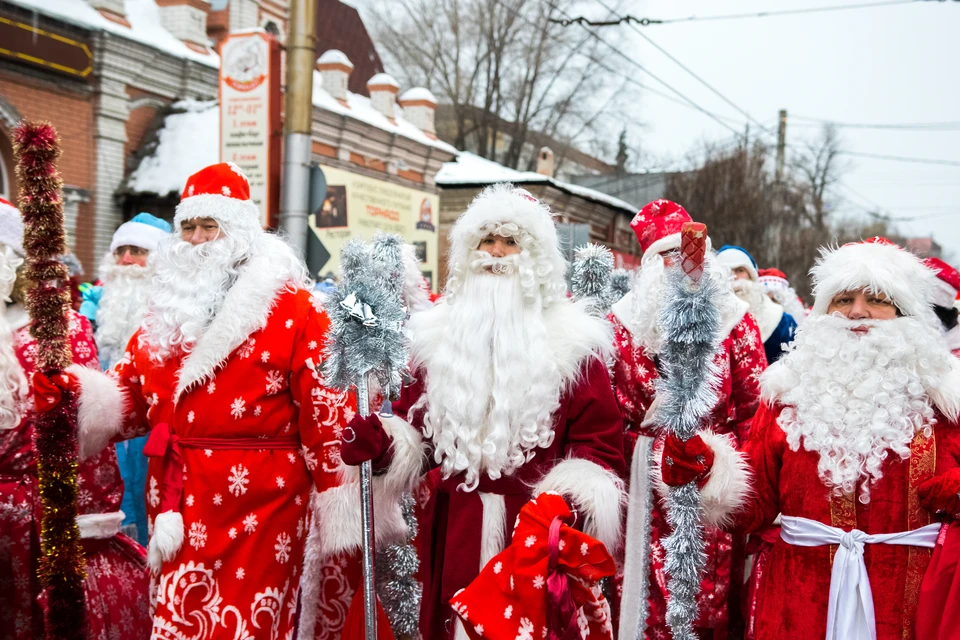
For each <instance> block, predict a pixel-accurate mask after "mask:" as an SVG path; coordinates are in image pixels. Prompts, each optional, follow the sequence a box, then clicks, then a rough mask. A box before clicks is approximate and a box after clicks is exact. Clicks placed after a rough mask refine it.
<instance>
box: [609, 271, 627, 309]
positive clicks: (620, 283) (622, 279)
mask: <svg viewBox="0 0 960 640" xmlns="http://www.w3.org/2000/svg"><path fill="white" fill-rule="evenodd" d="M628 291H630V272H629V271H627V270H626V269H614V270H613V273H611V274H610V304H611V305H614V304H616V303H618V302H620V298H622V297H623V296H625V295H627V292H628Z"/></svg>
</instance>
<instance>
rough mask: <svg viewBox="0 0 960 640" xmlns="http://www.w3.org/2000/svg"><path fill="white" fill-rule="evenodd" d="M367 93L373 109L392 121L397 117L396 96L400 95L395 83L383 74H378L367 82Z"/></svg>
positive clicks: (397, 85)
mask: <svg viewBox="0 0 960 640" xmlns="http://www.w3.org/2000/svg"><path fill="white" fill-rule="evenodd" d="M367 91H369V92H370V103H371V104H372V105H373V108H374V109H376V110H377V111H379V112H380V113H382V114H383V115H385V116H386V117H388V118H390V120H391V121H392V120H393V119H394V118H395V117H396V115H397V110H396V106H397V94H398V93H400V85H399V84H398V83H397V81H396V80H394V79H393V77H391V76H389V75H387V74H385V73H378V74H377V75H375V76H373V77H372V78H370V79H369V80H367Z"/></svg>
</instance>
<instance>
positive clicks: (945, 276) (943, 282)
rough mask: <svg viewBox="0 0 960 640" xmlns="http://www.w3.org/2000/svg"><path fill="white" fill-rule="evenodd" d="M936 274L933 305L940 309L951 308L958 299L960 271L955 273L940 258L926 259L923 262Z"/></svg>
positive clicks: (959, 294) (959, 295)
mask: <svg viewBox="0 0 960 640" xmlns="http://www.w3.org/2000/svg"><path fill="white" fill-rule="evenodd" d="M923 264H925V265H927V267H929V268H930V269H933V272H934V273H936V274H937V287H936V290H935V291H934V292H933V303H934V304H935V305H937V306H940V307H952V306H953V305H954V303H955V302H956V301H957V299H958V298H960V271H957V270H956V269H954V268H953V267H951V266H950V265H949V264H947V263H946V262H944V261H943V260H941V259H940V258H927V259H926V260H924V261H923Z"/></svg>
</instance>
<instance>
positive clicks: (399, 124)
mask: <svg viewBox="0 0 960 640" xmlns="http://www.w3.org/2000/svg"><path fill="white" fill-rule="evenodd" d="M374 77H376V76H374ZM313 106H315V107H320V108H321V109H325V110H327V111H332V112H334V113H336V114H339V115H343V116H347V117H348V118H355V119H356V120H360V121H361V122H366V123H367V124H370V125H373V126H375V127H377V128H378V129H383V130H384V131H389V132H390V133H396V134H398V135H401V136H403V137H405V138H410V139H411V140H416V141H417V142H419V143H421V144H425V145H428V146H431V147H435V148H437V149H442V150H443V151H447V152H449V153H451V154H453V155H457V154H458V153H460V152H459V151H457V150H456V148H454V147H452V146H450V145H449V144H447V143H446V142H443V141H441V140H434V139H433V138H431V137H430V136H428V135H427V134H425V133H424V132H423V131H422V130H421V129H420V128H419V127H417V126H416V125H415V124H413V123H412V122H410V121H408V120H405V119H404V118H403V109H401V108H400V107H396V111H395V113H396V116H395V117H394V120H395V122H391V121H390V120H388V119H387V117H386V116H385V115H383V114H382V113H380V112H379V111H377V110H376V109H374V108H373V105H372V104H371V103H370V98H368V97H366V96H361V95H357V94H356V93H350V92H349V91H348V92H347V104H346V105H344V104H343V103H341V102H340V101H339V100H337V99H336V98H334V97H333V96H331V95H330V94H329V93H327V91H325V90H324V88H323V79H322V76H321V74H320V72H319V71H314V72H313Z"/></svg>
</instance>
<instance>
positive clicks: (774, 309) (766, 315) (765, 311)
mask: <svg viewBox="0 0 960 640" xmlns="http://www.w3.org/2000/svg"><path fill="white" fill-rule="evenodd" d="M761 299H762V300H763V302H761V304H760V309H751V310H750V312H751V313H753V314H754V317H753V319H754V320H756V321H757V326H759V327H760V339H761V340H763V341H764V342H766V341H767V340H768V339H769V338H770V336H772V335H773V332H774V331H775V330H776V328H777V327H778V326H780V320H782V319H783V307H781V306H780V305H779V304H777V303H776V302H774V301H773V300H771V299H770V298H769V297H767V295H766V294H764V295H763V296H762V297H761Z"/></svg>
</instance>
